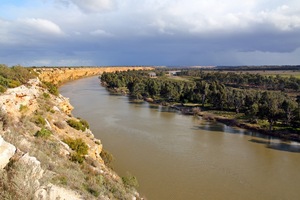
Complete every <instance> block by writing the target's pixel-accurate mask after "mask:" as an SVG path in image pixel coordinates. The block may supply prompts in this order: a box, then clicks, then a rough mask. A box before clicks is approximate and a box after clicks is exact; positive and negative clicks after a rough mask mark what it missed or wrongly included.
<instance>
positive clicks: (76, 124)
mask: <svg viewBox="0 0 300 200" xmlns="http://www.w3.org/2000/svg"><path fill="white" fill-rule="evenodd" d="M67 123H68V124H69V126H71V127H72V128H75V129H76V130H81V131H85V130H86V129H87V128H89V124H88V123H87V122H86V121H85V120H82V119H81V120H80V121H78V120H74V119H69V120H68V121H67Z"/></svg>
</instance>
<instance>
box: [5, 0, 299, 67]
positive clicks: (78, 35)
mask: <svg viewBox="0 0 300 200" xmlns="http://www.w3.org/2000/svg"><path fill="white" fill-rule="evenodd" d="M0 11H1V12H0V63H3V64H7V65H9V66H11V65H16V64H21V65H24V66H45V65H46V66H66V65H72V66H79V65H181V66H182V65H184V66H185V65H285V64H288V65H289V64H291V65H294V64H300V1H299V0H244V1H240V0H202V1H199V0H143V1H141V0H2V1H1V4H0Z"/></svg>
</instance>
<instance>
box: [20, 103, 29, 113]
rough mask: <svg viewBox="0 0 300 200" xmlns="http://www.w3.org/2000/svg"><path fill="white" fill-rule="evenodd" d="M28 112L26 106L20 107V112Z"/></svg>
mask: <svg viewBox="0 0 300 200" xmlns="http://www.w3.org/2000/svg"><path fill="white" fill-rule="evenodd" d="M27 110H28V107H27V106H24V105H23V104H21V105H20V112H26V111H27Z"/></svg>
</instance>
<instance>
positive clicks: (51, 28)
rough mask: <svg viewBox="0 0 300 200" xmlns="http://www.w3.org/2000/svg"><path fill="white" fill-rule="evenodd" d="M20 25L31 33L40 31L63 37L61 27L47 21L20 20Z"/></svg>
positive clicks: (34, 19) (37, 19)
mask: <svg viewBox="0 0 300 200" xmlns="http://www.w3.org/2000/svg"><path fill="white" fill-rule="evenodd" d="M19 22H20V24H22V25H23V28H26V29H28V30H30V31H32V32H33V31H38V32H40V33H48V34H55V35H61V34H63V31H62V30H61V29H60V27H59V26H58V25H57V24H55V23H54V22H52V21H49V20H46V19H39V18H27V19H20V20H19Z"/></svg>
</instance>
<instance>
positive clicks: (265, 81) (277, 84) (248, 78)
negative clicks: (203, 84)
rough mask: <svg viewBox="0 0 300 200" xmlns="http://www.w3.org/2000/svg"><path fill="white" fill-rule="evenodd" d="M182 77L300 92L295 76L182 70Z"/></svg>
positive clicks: (299, 82)
mask: <svg viewBox="0 0 300 200" xmlns="http://www.w3.org/2000/svg"><path fill="white" fill-rule="evenodd" d="M180 75H182V76H191V77H199V78H200V79H203V80H206V81H209V82H211V81H218V82H220V83H223V84H225V85H227V86H232V87H243V88H259V89H263V90H281V91H294V92H299V91H300V79H299V78H296V77H294V76H290V77H282V76H280V75H276V76H264V75H261V74H259V73H256V74H250V73H248V72H246V73H235V72H227V73H225V72H204V71H202V70H191V69H189V70H182V72H180Z"/></svg>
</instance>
